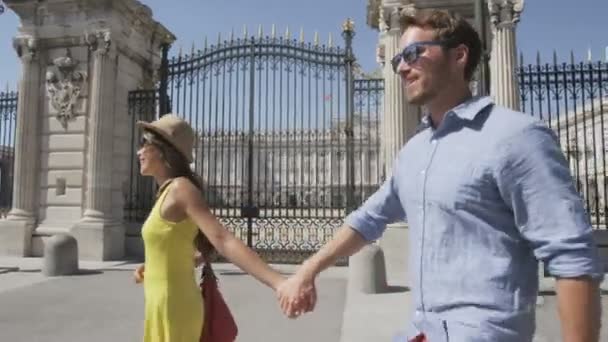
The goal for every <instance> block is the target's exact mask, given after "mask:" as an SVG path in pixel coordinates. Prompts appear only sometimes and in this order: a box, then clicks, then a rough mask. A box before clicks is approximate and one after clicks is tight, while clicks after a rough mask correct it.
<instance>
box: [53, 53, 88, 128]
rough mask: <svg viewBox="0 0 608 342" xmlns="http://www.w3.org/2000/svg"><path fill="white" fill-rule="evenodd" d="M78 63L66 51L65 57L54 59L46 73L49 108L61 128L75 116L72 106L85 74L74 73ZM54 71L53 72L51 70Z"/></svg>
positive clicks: (76, 98)
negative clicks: (50, 107)
mask: <svg viewBox="0 0 608 342" xmlns="http://www.w3.org/2000/svg"><path fill="white" fill-rule="evenodd" d="M77 66H78V62H77V61H75V60H74V59H73V58H72V56H71V55H70V50H67V52H66V55H65V57H59V58H55V59H54V60H53V66H52V67H51V68H50V69H49V70H48V71H47V72H46V90H47V93H48V97H49V99H50V103H51V106H52V107H53V109H55V110H56V111H57V114H56V117H57V120H59V122H61V125H62V126H63V128H67V126H68V121H70V120H72V119H73V118H74V116H75V114H74V105H75V104H76V102H77V101H78V96H79V95H80V91H81V89H82V86H83V85H84V82H85V74H84V73H82V72H80V71H76V67H77ZM53 69H54V70H53Z"/></svg>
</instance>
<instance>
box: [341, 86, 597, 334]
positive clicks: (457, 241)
mask: <svg viewBox="0 0 608 342" xmlns="http://www.w3.org/2000/svg"><path fill="white" fill-rule="evenodd" d="M400 220H405V221H407V223H408V225H409V234H410V239H409V240H410V242H409V243H410V245H409V267H410V272H409V274H410V275H411V277H412V278H411V286H412V293H411V295H412V303H413V305H414V307H413V312H412V324H411V326H410V327H409V329H408V337H409V338H411V337H413V336H414V335H415V334H416V333H417V332H419V331H422V332H424V333H425V334H426V335H427V338H428V339H429V341H431V342H444V341H448V340H449V341H457V342H470V341H484V342H487V341H492V342H526V341H532V337H533V335H534V328H535V304H536V297H537V292H538V269H537V268H538V260H542V261H543V262H544V263H545V265H546V267H547V269H548V271H549V272H550V273H551V274H552V275H553V276H557V277H577V276H583V275H588V276H591V277H593V278H596V279H598V280H599V279H601V278H602V277H603V270H602V268H601V266H600V262H599V258H598V253H597V249H596V246H595V243H594V240H593V233H592V228H591V225H590V222H589V219H588V215H587V213H586V211H585V208H584V205H583V201H582V199H581V198H580V196H579V195H578V193H577V192H576V190H575V188H574V183H573V180H572V177H571V174H570V170H569V168H568V163H567V161H566V159H565V158H564V155H563V153H562V151H561V149H560V147H559V143H558V140H557V139H556V137H555V134H554V133H553V131H552V130H551V129H549V128H547V127H546V126H544V125H543V124H542V123H541V122H538V121H536V120H535V119H534V118H532V117H531V116H529V115H525V114H522V113H520V112H515V111H512V110H509V109H506V108H503V107H500V106H498V105H495V104H493V103H492V100H491V99H490V98H489V97H482V98H472V99H470V100H468V101H466V102H465V103H463V104H461V105H459V106H457V107H455V108H454V109H452V110H450V111H449V112H448V113H446V115H445V118H444V120H443V121H442V123H441V124H440V125H439V127H437V128H436V129H434V128H433V127H432V126H431V125H430V124H429V118H428V117H426V118H425V119H424V120H423V125H422V126H421V128H420V129H419V132H418V133H417V134H416V135H415V136H414V137H412V138H411V139H410V140H409V141H408V143H407V144H406V145H405V146H404V147H403V148H402V150H401V151H400V152H399V154H398V156H397V159H396V161H395V163H394V169H393V173H392V177H390V178H389V179H388V180H387V181H386V182H385V183H384V184H383V185H382V187H381V188H380V189H379V190H378V191H377V192H376V193H375V194H374V195H372V196H371V197H370V198H369V199H368V200H367V201H366V202H365V203H364V204H363V205H362V206H361V207H360V208H359V209H358V210H356V211H354V212H353V213H351V214H350V215H349V216H348V217H347V218H346V223H347V224H348V225H350V226H351V227H353V228H354V229H355V230H357V231H358V232H359V233H360V234H361V235H362V236H363V237H364V238H365V239H366V240H369V241H373V240H376V239H378V238H379V237H380V236H381V235H382V233H383V231H384V229H385V227H386V225H387V224H388V223H391V222H396V221H400ZM404 257H405V256H404Z"/></svg>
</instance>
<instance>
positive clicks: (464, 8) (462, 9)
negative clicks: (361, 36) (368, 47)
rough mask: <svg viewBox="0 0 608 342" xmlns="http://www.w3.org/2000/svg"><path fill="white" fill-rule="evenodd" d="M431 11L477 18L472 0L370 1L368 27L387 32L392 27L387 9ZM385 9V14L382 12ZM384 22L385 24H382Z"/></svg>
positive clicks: (368, 2) (368, 4)
mask: <svg viewBox="0 0 608 342" xmlns="http://www.w3.org/2000/svg"><path fill="white" fill-rule="evenodd" d="M395 7H396V8H398V9H399V10H400V11H402V10H403V9H406V10H407V9H408V8H409V9H414V8H415V9H429V8H441V9H445V10H448V11H451V12H456V13H459V14H460V15H462V16H463V17H465V18H468V19H473V18H474V17H475V3H474V2H473V1H471V0H450V1H447V0H368V1H367V25H368V26H370V27H371V28H374V29H377V30H380V31H385V30H386V29H387V28H388V27H390V15H389V13H390V11H389V13H387V9H390V8H395ZM382 8H384V12H382ZM383 22H384V24H382V23H383Z"/></svg>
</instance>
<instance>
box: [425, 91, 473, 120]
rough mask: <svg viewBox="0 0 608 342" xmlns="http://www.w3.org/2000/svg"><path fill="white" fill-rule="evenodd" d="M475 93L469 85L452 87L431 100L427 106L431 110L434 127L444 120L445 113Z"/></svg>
mask: <svg viewBox="0 0 608 342" xmlns="http://www.w3.org/2000/svg"><path fill="white" fill-rule="evenodd" d="M472 96H473V95H472V94H471V91H470V90H469V88H468V87H460V88H456V89H454V88H450V89H447V90H446V92H445V93H442V94H439V95H437V96H436V97H435V99H433V100H432V101H430V102H429V103H428V104H427V105H426V108H427V109H428V110H429V113H430V115H431V120H432V121H433V127H435V128H437V127H439V125H440V124H441V122H442V121H443V118H444V116H445V114H446V113H447V112H448V111H449V110H450V109H452V108H454V107H456V106H458V105H459V104H461V103H463V102H465V101H466V100H468V99H470V98H471V97H472Z"/></svg>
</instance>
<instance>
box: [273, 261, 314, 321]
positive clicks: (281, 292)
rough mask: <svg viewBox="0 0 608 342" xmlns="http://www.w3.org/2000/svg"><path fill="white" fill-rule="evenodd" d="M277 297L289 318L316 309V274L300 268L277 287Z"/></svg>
mask: <svg viewBox="0 0 608 342" xmlns="http://www.w3.org/2000/svg"><path fill="white" fill-rule="evenodd" d="M277 297H278V299H279V303H280V305H281V310H283V313H284V314H285V315H286V316H287V317H289V318H296V317H299V316H300V315H301V314H303V313H305V312H309V311H312V310H314V307H315V304H316V302H317V291H316V288H315V283H314V276H310V275H307V274H306V272H303V270H302V269H300V270H299V271H298V272H297V273H296V274H294V275H293V276H291V277H290V278H289V279H287V280H286V281H284V282H283V283H282V284H281V285H280V286H279V287H278V288H277Z"/></svg>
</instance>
